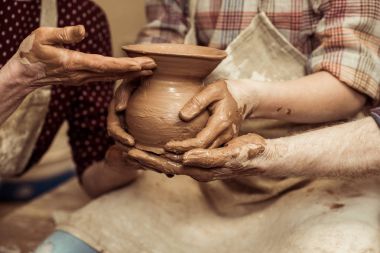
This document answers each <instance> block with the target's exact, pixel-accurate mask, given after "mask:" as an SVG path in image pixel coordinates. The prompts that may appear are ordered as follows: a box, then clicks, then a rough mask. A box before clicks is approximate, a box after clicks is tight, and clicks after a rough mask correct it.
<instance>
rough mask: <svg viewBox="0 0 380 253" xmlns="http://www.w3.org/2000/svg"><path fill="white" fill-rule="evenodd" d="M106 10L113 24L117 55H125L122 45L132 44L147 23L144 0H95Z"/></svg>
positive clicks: (112, 31) (113, 42)
mask: <svg viewBox="0 0 380 253" xmlns="http://www.w3.org/2000/svg"><path fill="white" fill-rule="evenodd" d="M93 1H94V2H96V3H97V4H99V5H100V6H101V7H102V8H103V10H104V11H105V12H106V14H107V17H108V21H109V23H110V26H111V33H112V46H113V52H114V55H115V56H123V52H122V50H121V49H120V48H121V46H122V45H125V44H131V43H133V42H134V40H135V39H136V36H137V33H138V32H139V30H140V28H141V27H142V26H143V25H144V24H145V10H144V3H145V1H144V0H93Z"/></svg>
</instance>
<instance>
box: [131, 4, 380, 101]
mask: <svg viewBox="0 0 380 253" xmlns="http://www.w3.org/2000/svg"><path fill="white" fill-rule="evenodd" d="M259 11H263V12H265V13H266V14H267V16H268V17H269V19H270V20H271V21H272V23H273V25H274V26H275V27H276V28H277V29H278V30H279V31H280V33H281V34H282V35H284V36H285V38H286V39H287V40H288V41H289V42H290V43H291V44H293V45H294V46H295V47H296V48H297V49H298V50H300V51H301V52H302V53H303V54H305V55H306V56H308V59H309V60H308V65H307V69H308V72H309V73H314V72H318V71H327V72H329V73H331V74H332V75H334V76H335V77H336V78H338V79H339V80H340V81H342V82H344V83H346V84H347V85H349V86H350V87H352V88H354V89H356V90H358V91H360V92H362V93H364V94H366V95H368V96H369V97H371V98H372V99H373V100H374V101H375V102H378V101H379V99H380V89H379V84H380V58H379V56H380V1H379V0H261V1H259V0H249V1H244V0H199V1H198V6H197V10H196V16H195V23H196V32H197V39H198V43H199V45H204V46H210V47H215V48H220V49H225V48H226V47H227V46H228V45H229V43H231V41H233V40H234V39H235V38H236V37H237V36H238V35H239V33H240V32H241V31H242V30H243V29H245V28H246V27H247V26H248V25H249V24H250V22H251V21H252V19H253V18H254V17H255V15H256V14H257V13H258V12H259ZM146 13H147V18H148V24H147V25H146V27H145V28H144V29H143V30H142V31H141V33H140V35H139V38H138V42H139V43H159V42H161V43H162V42H168V43H183V40H184V37H185V34H186V33H187V31H188V29H189V22H188V18H189V7H188V1H187V0H147V4H146Z"/></svg>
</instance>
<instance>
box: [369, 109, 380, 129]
mask: <svg viewBox="0 0 380 253" xmlns="http://www.w3.org/2000/svg"><path fill="white" fill-rule="evenodd" d="M371 116H372V118H373V119H374V120H375V121H376V124H377V125H378V126H379V127H380V107H376V108H373V109H371Z"/></svg>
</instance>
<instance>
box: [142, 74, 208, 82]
mask: <svg viewBox="0 0 380 253" xmlns="http://www.w3.org/2000/svg"><path fill="white" fill-rule="evenodd" d="M148 78H149V80H157V81H166V82H167V81H169V82H176V83H181V82H183V83H188V82H191V83H197V84H199V85H202V84H203V79H202V78H198V77H194V76H183V75H181V76H179V75H170V74H161V73H154V74H153V75H152V76H151V77H148Z"/></svg>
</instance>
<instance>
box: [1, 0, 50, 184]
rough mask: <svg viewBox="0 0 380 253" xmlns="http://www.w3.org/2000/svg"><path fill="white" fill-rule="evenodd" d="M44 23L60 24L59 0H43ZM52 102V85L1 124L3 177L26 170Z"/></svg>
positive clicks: (39, 91)
mask: <svg viewBox="0 0 380 253" xmlns="http://www.w3.org/2000/svg"><path fill="white" fill-rule="evenodd" d="M40 20H41V21H40V26H56V25H57V5H56V0H42V1H41V17H40ZM49 102H50V87H44V88H40V89H38V90H36V91H34V92H33V93H31V94H29V95H28V96H27V97H26V98H25V100H24V101H23V102H22V104H21V105H20V106H19V107H18V108H17V110H16V111H15V112H14V113H13V114H12V115H11V116H10V117H9V118H8V119H7V120H6V121H5V122H4V123H3V124H2V125H1V126H0V177H7V176H15V175H18V174H20V173H22V172H23V171H24V169H25V166H26V164H27V163H28V161H29V159H30V157H31V155H32V152H33V150H34V147H35V144H36V142H37V138H38V136H39V135H40V132H41V129H42V126H43V124H44V118H45V116H46V113H47V111H48V105H49Z"/></svg>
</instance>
